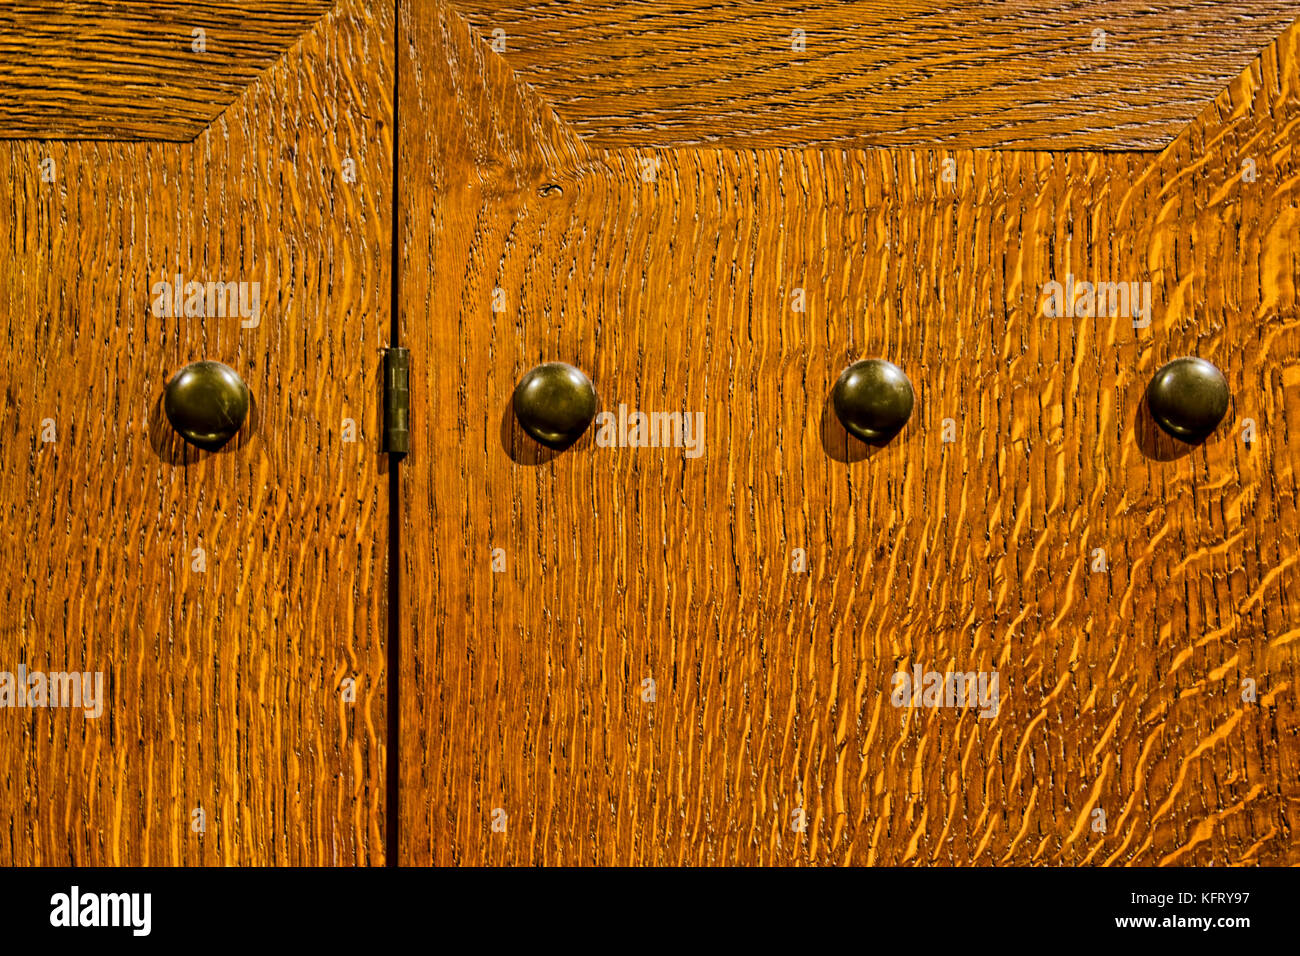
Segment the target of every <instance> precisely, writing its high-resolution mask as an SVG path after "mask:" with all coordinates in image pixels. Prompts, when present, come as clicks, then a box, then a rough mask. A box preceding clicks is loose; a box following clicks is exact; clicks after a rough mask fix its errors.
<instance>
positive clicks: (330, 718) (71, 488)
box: [0, 0, 393, 865]
mask: <svg viewBox="0 0 1300 956" xmlns="http://www.w3.org/2000/svg"><path fill="white" fill-rule="evenodd" d="M392 29H393V23H392V15H391V8H390V7H386V6H385V5H384V4H370V3H365V2H361V0H344V2H342V3H340V5H339V7H338V9H337V10H336V11H335V12H334V13H333V14H331V15H330V16H329V17H328V18H327V19H325V20H323V21H322V22H321V23H320V24H318V25H317V26H316V28H315V29H313V30H312V31H311V32H310V33H308V35H307V36H306V37H305V38H304V39H303V40H302V41H301V42H300V43H298V44H296V45H295V46H294V47H293V48H292V49H291V50H290V51H289V52H288V53H287V54H286V56H285V58H284V60H283V61H282V62H280V63H278V64H277V65H276V66H275V67H274V68H273V69H272V70H271V71H270V72H269V73H268V74H267V75H266V76H264V77H262V78H261V79H260V80H258V81H257V82H256V83H255V84H253V85H252V86H251V87H250V88H249V89H248V91H247V92H246V93H245V94H244V95H243V96H242V97H241V98H240V99H239V100H238V101H237V102H235V103H234V104H233V105H232V106H231V107H230V109H229V110H228V111H226V113H225V114H224V115H223V116H222V117H221V118H220V119H219V120H218V121H217V122H216V123H215V124H214V125H213V126H212V127H211V128H210V129H209V130H207V131H206V132H205V133H204V134H203V135H201V136H200V137H199V138H198V139H197V140H196V141H195V142H193V143H191V144H186V145H171V144H106V143H76V144H68V143H49V142H35V141H31V142H13V143H7V144H3V145H0V180H3V181H4V182H6V183H8V184H9V186H10V188H9V191H8V193H7V195H6V198H5V199H4V200H3V201H0V339H3V341H4V342H5V348H4V350H3V355H0V386H2V392H3V395H4V406H3V408H4V419H3V426H2V428H0V569H3V581H2V584H0V671H8V672H11V673H12V672H15V671H16V670H17V667H18V666H19V665H20V664H23V665H25V666H26V668H27V669H28V670H29V671H30V670H41V671H46V672H48V671H56V670H58V671H62V670H75V671H92V672H93V671H102V672H103V673H104V680H105V692H106V696H107V702H106V705H105V707H104V711H103V714H102V716H100V717H99V718H97V719H96V718H86V717H84V716H83V715H82V713H80V712H75V711H68V710H61V709H22V710H19V709H13V708H4V709H0V741H3V745H0V865H13V864H34V865H51V864H76V865H177V864H183V865H196V864H223V865H232V864H319V865H331V864H367V863H369V864H378V863H382V862H383V860H384V847H383V842H382V841H383V821H384V818H383V812H384V802H385V801H384V756H385V705H386V701H385V674H384V663H385V660H384V627H385V623H386V584H385V581H386V567H385V553H386V531H387V527H386V524H387V498H386V477H385V475H384V470H385V467H386V466H385V463H384V460H383V457H382V456H381V455H379V454H378V453H377V451H376V449H377V447H378V443H377V440H378V427H379V422H378V418H377V410H378V407H379V403H378V401H377V400H376V398H375V395H376V392H377V389H378V386H379V383H378V367H379V365H378V354H379V349H380V347H381V346H382V345H384V344H386V339H387V333H388V328H389V321H390V319H389V294H390V279H389V262H390V245H389V244H390V233H391V219H390V216H391V203H392V195H391V192H390V184H391V170H392V136H393V130H392V126H393V124H392V105H393V104H392V84H393V74H392V63H393V58H392V46H391V39H392ZM87 105H88V106H90V105H93V104H87ZM47 161H52V165H50V164H49V163H47ZM349 163H354V164H355V177H354V178H353V177H352V174H351V172H350V169H351V167H350V166H349V165H348V164H349ZM49 173H52V174H53V178H52V179H48V180H47V174H49ZM176 273H181V274H183V275H184V276H185V277H186V279H187V280H194V281H199V282H204V281H209V280H220V281H247V282H259V283H260V284H261V286H260V288H261V312H260V322H259V324H257V325H256V326H255V327H248V328H244V327H242V324H241V316H240V315H235V316H233V317H208V318H204V317H197V316H191V317H180V318H172V317H167V316H163V317H160V316H158V315H156V314H155V311H154V310H153V308H152V302H153V299H154V294H153V291H152V290H153V286H154V283H156V282H157V281H159V280H160V279H162V278H170V277H171V276H173V275H174V274H176ZM250 321H251V320H250ZM200 358H210V359H217V360H220V361H222V362H225V363H227V364H229V365H230V366H232V367H233V368H235V369H236V370H237V371H238V372H239V373H240V374H241V375H242V376H243V377H244V379H245V381H246V382H247V383H248V385H249V387H250V389H251V392H252V396H253V402H254V411H253V413H252V416H251V421H250V422H249V423H248V424H246V425H245V429H244V432H243V433H241V435H240V437H239V438H238V439H237V440H236V443H235V444H232V445H230V446H227V447H226V448H225V449H222V450H221V451H220V452H217V453H208V452H199V451H197V450H195V449H193V448H188V447H184V446H181V445H180V444H179V440H178V439H177V438H176V437H175V436H174V434H173V433H172V432H171V430H170V428H169V427H168V425H167V422H166V419H165V418H164V416H163V413H162V410H161V407H160V405H159V401H160V396H161V393H162V388H163V385H164V383H165V382H166V381H167V379H168V378H169V377H170V376H171V375H172V374H173V373H174V372H175V371H176V370H177V369H179V368H180V367H181V366H183V365H185V364H186V363H188V362H191V361H194V360H197V359H200ZM47 419H49V420H51V423H52V425H53V427H54V429H55V432H54V433H53V435H54V437H55V439H56V440H54V441H52V442H48V443H47V442H45V441H44V440H43V437H44V434H45V426H46V420H47ZM345 419H353V420H354V421H355V425H356V441H355V442H354V443H349V442H347V441H346V440H345V427H346V426H345V421H344V420H345ZM197 548H201V549H203V551H204V555H205V563H206V570H205V571H202V572H198V571H196V570H194V569H195V566H196V565H195V562H196V555H195V553H194V551H195V549H197ZM349 678H352V679H355V681H356V696H355V703H351V704H349V703H346V702H345V701H344V698H343V694H342V693H341V686H342V684H343V682H344V681H345V679H349ZM199 808H201V809H202V810H203V811H204V812H205V814H206V821H205V822H206V832H204V833H202V834H199V833H196V832H194V829H193V826H192V824H193V823H194V822H195V818H194V817H193V816H192V814H193V811H194V810H196V809H199Z"/></svg>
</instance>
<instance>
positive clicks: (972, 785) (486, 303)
mask: <svg viewBox="0 0 1300 956" xmlns="http://www.w3.org/2000/svg"><path fill="white" fill-rule="evenodd" d="M403 9H404V12H403V15H402V17H401V19H400V22H399V28H400V30H401V31H402V37H403V39H402V43H401V45H400V47H399V48H400V49H401V50H402V51H403V56H405V55H407V52H408V51H409V55H410V57H411V60H410V62H403V63H402V64H401V67H400V71H401V72H400V75H401V76H402V77H403V80H402V88H401V102H402V104H403V113H404V116H405V121H404V123H403V131H402V144H401V152H400V156H401V160H402V177H403V192H402V196H403V207H402V209H401V210H400V215H401V216H402V229H403V234H404V236H405V237H406V241H405V244H404V247H403V249H402V250H401V263H402V264H401V268H402V270H403V273H402V275H403V285H402V290H403V301H402V312H403V316H404V322H403V330H404V331H403V334H404V336H405V344H406V345H408V346H409V347H410V348H411V350H412V354H413V356H414V361H413V364H412V404H413V407H414V408H415V409H418V410H419V413H418V416H417V418H416V419H415V427H414V429H413V434H412V453H411V456H410V459H409V462H408V465H407V466H406V473H407V479H406V490H407V494H408V497H407V499H406V501H405V502H404V503H403V516H402V521H403V536H404V546H405V551H404V570H403V573H404V575H405V581H406V582H407V583H406V585H405V586H404V591H403V597H404V602H405V604H404V608H403V615H404V617H405V618H406V619H407V620H408V622H409V629H408V632H407V643H406V646H405V647H404V651H403V681H404V685H403V698H402V722H403V736H402V741H401V767H402V771H403V775H404V788H403V804H402V842H401V846H400V848H399V850H398V855H399V859H400V860H401V861H402V862H403V863H407V864H424V863H430V862H433V863H456V864H539V863H546V864H596V863H621V864H626V863H655V864H679V863H692V864H735V863H758V862H762V863H784V864H804V863H816V864H831V863H851V864H978V865H990V864H1028V863H1038V864H1048V863H1050V864H1111V865H1115V864H1172V865H1179V864H1181V865H1206V864H1210V863H1213V864H1215V865H1225V864H1280V863H1292V864H1293V863H1297V862H1300V854H1298V851H1297V849H1296V846H1297V844H1296V830H1297V825H1298V824H1300V748H1298V747H1297V734H1298V733H1300V721H1298V720H1297V709H1296V699H1295V689H1296V678H1297V674H1296V650H1297V647H1300V640H1298V638H1300V631H1297V629H1296V619H1297V610H1298V609H1300V603H1298V602H1300V580H1298V579H1297V564H1296V562H1297V557H1296V556H1297V534H1298V532H1300V521H1298V520H1297V504H1298V489H1297V464H1298V458H1300V453H1298V448H1300V445H1298V444H1297V443H1298V442H1300V434H1297V431H1296V429H1297V427H1298V426H1297V422H1300V313H1298V312H1297V291H1296V290H1297V281H1298V279H1300V260H1298V259H1297V256H1296V250H1295V238H1294V237H1295V235H1296V228H1297V225H1300V223H1298V222H1297V219H1296V216H1297V215H1298V213H1297V209H1300V170H1298V169H1297V166H1296V158H1295V154H1294V150H1293V148H1292V143H1293V141H1294V136H1295V130H1296V128H1297V125H1298V124H1300V75H1298V69H1297V63H1300V59H1298V57H1297V54H1298V53H1300V49H1298V46H1300V44H1298V42H1297V32H1296V31H1295V30H1294V29H1293V30H1290V31H1288V32H1287V33H1286V34H1285V35H1284V36H1283V37H1281V38H1280V39H1279V40H1278V41H1277V42H1276V44H1274V45H1273V46H1272V47H1271V48H1270V49H1269V50H1267V51H1266V52H1265V54H1264V55H1263V56H1262V57H1261V58H1260V60H1259V61H1258V62H1257V63H1256V64H1255V65H1254V66H1252V67H1251V68H1250V70H1249V71H1247V72H1246V73H1245V74H1243V75H1242V76H1241V77H1239V78H1238V79H1237V80H1235V81H1234V82H1233V83H1232V85H1231V86H1230V87H1229V89H1227V90H1226V91H1225V92H1224V93H1222V94H1221V95H1220V96H1219V97H1218V98H1217V99H1216V100H1215V101H1214V103H1213V105H1212V107H1211V108H1210V109H1209V110H1207V111H1206V113H1205V114H1204V115H1203V116H1202V117H1201V118H1199V119H1198V120H1197V122H1196V123H1194V124H1193V125H1192V126H1191V127H1190V128H1189V129H1187V130H1186V131H1185V132H1184V133H1183V134H1182V135H1181V136H1180V137H1179V138H1178V139H1177V140H1176V141H1175V142H1174V143H1173V144H1171V145H1170V147H1169V148H1168V149H1167V150H1166V151H1165V152H1164V153H1162V154H1160V155H1158V156H1147V155H1142V154H1069V153H1064V152H1040V153H1028V152H1010V151H1008V152H981V151H965V150H963V151H949V150H903V149H890V150H865V151H850V150H844V149H826V150H812V149H771V150H745V151H737V152H730V151H725V150H715V149H681V150H672V151H653V150H635V149H613V150H600V149H595V148H593V147H590V146H589V145H586V144H584V143H583V142H582V141H581V139H580V138H579V137H578V136H577V135H576V133H575V132H574V130H572V129H569V128H566V127H565V126H564V125H563V124H562V123H561V122H559V120H558V118H557V117H556V115H555V114H554V112H552V111H551V110H550V109H549V108H548V106H547V104H546V103H545V102H544V101H542V100H540V99H539V97H538V96H537V94H536V92H535V91H534V90H532V89H530V88H529V87H528V86H526V85H523V84H519V83H517V82H516V80H515V78H514V77H512V76H511V74H510V72H509V71H508V70H507V69H506V67H505V64H504V63H503V62H502V61H501V60H500V59H499V58H497V57H494V56H493V54H492V53H491V51H490V50H489V49H488V48H487V46H486V45H485V44H484V43H483V42H482V40H481V39H479V38H478V37H476V36H474V35H473V34H472V33H471V31H469V30H468V29H467V28H466V27H465V25H464V24H463V23H462V22H461V21H460V19H459V18H458V17H457V16H455V15H454V13H453V12H451V11H450V10H449V9H448V8H447V7H446V6H445V5H443V4H442V3H440V2H434V0H428V2H425V3H418V4H417V3H414V2H412V3H408V4H404V5H403ZM523 72H524V73H525V75H526V72H527V71H526V70H525V71H523ZM408 110H410V111H411V112H409V113H408V112H407V111H408ZM416 111H418V121H417V116H416ZM668 132H669V135H671V130H670V131H668ZM949 159H951V160H954V161H955V166H954V167H953V168H954V169H955V171H956V177H955V181H954V182H951V183H949V182H945V181H944V179H943V176H942V173H943V169H944V161H945V160H949ZM1247 159H1253V160H1254V161H1255V168H1256V171H1257V176H1256V178H1255V179H1254V181H1252V182H1245V181H1243V177H1242V172H1243V165H1242V164H1243V161H1244V160H1247ZM646 160H652V161H657V163H658V166H657V170H656V175H654V176H653V177H649V176H647V175H646V170H647V165H646V162H645V161H646ZM1067 272H1070V273H1073V274H1074V275H1076V276H1079V277H1086V278H1090V279H1095V280H1107V281H1111V280H1114V281H1119V280H1126V281H1150V282H1151V283H1152V287H1153V300H1154V307H1153V317H1152V321H1151V324H1150V326H1149V327H1147V328H1134V327H1133V324H1132V320H1131V319H1129V318H1127V317H1122V318H1121V317H1116V318H1110V317H1106V318H1092V317H1078V318H1048V317H1046V316H1045V315H1044V312H1043V305H1042V304H1043V296H1042V288H1043V285H1044V283H1046V282H1048V281H1050V280H1052V279H1053V278H1055V279H1058V280H1060V279H1063V278H1064V276H1065V274H1066V273H1067ZM497 289H500V290H502V292H501V294H502V295H503V296H504V300H503V301H504V311H499V312H494V311H493V308H492V304H493V299H494V290H497ZM796 289H803V290H804V294H805V296H806V310H805V311H803V312H796V311H793V310H792V308H791V305H792V293H793V292H794V290H796ZM499 301H500V300H499ZM1184 354H1198V355H1202V356H1204V357H1206V358H1209V359H1211V360H1212V361H1214V362H1215V363H1216V364H1217V365H1218V366H1219V367H1220V368H1221V369H1222V370H1223V371H1224V373H1225V375H1226V376H1227V378H1228V381H1229V383H1230V385H1231V388H1232V392H1233V396H1234V398H1233V405H1232V408H1231V409H1230V412H1229V417H1228V419H1227V420H1226V421H1225V423H1224V424H1223V426H1222V427H1221V429H1220V431H1219V432H1218V433H1217V434H1216V435H1215V436H1214V437H1213V438H1212V439H1211V440H1210V441H1209V442H1207V443H1206V444H1205V445H1204V446H1202V447H1199V448H1196V449H1194V450H1191V451H1189V452H1186V453H1182V454H1179V453H1178V450H1177V449H1176V448H1175V447H1174V446H1173V445H1172V443H1171V440H1170V441H1161V440H1158V439H1156V438H1154V437H1153V436H1152V434H1151V433H1150V427H1149V422H1144V420H1143V416H1142V415H1141V413H1140V410H1141V408H1142V395H1143V390H1144V388H1145V386H1146V383H1147V381H1148V380H1149V378H1150V376H1151V374H1152V373H1153V372H1154V371H1155V369H1156V368H1158V367H1159V366H1160V365H1161V364H1163V363H1164V362H1165V361H1167V360H1168V359H1171V358H1173V357H1176V356H1179V355H1184ZM863 356H883V357H886V358H889V359H891V360H893V361H894V362H896V363H898V364H899V365H901V366H902V367H903V368H904V369H905V370H906V371H907V373H908V375H909V376H910V377H911V380H912V382H913V384H914V386H915V388H916V390H917V396H918V402H917V407H916V410H915V413H914V415H913V418H912V420H911V422H910V423H909V425H908V426H907V428H906V429H905V430H904V432H903V433H902V434H901V435H899V436H898V437H897V438H896V439H895V440H894V441H893V442H892V443H891V444H889V445H888V446H886V447H885V448H883V449H880V450H878V451H875V452H874V453H872V454H868V449H866V448H865V447H863V446H855V445H852V444H850V443H849V442H847V440H846V439H845V438H844V436H843V435H842V433H839V432H837V431H836V429H835V428H834V427H831V426H830V424H829V423H830V422H833V418H830V419H828V418H827V417H826V415H827V398H828V393H829V390H830V387H831V385H832V383H833V382H834V380H835V377H836V376H837V375H838V373H839V372H840V370H841V369H842V368H843V367H844V366H845V365H846V364H848V363H849V362H850V361H852V360H854V359H856V358H858V357H863ZM547 360H564V361H569V362H572V363H574V364H575V365H578V366H579V367H581V368H583V369H585V370H586V371H587V372H588V373H589V374H590V375H591V376H592V378H593V380H594V382H595V385H596V387H597V389H598V391H599V394H600V397H601V404H602V407H603V408H606V409H612V408H616V407H617V405H618V404H619V403H620V402H625V403H627V404H629V405H632V406H634V407H637V408H641V409H662V410H674V409H675V410H697V411H701V412H703V413H704V415H705V420H706V432H705V436H706V453H705V455H704V456H703V457H701V458H698V459H694V460H690V459H686V458H684V456H683V455H682V453H681V452H680V451H677V450H672V449H669V450H664V449H651V448H644V449H629V448H601V447H596V445H595V443H594V440H593V437H592V435H591V434H590V433H589V434H588V435H587V436H585V437H584V439H583V440H582V441H581V442H580V443H579V444H578V445H577V446H575V447H574V448H572V449H570V450H569V451H567V452H565V453H563V454H560V455H558V456H547V455H532V456H530V455H529V453H528V452H529V449H528V446H526V445H524V444H522V443H520V442H519V441H518V436H517V435H515V434H514V432H513V430H512V429H511V428H510V425H511V419H510V416H509V408H508V403H509V399H510V395H511V391H512V389H513V387H514V384H515V382H516V381H517V379H518V378H519V376H520V375H521V374H522V373H523V372H524V371H526V370H527V369H528V368H529V367H531V366H532V365H534V364H536V363H539V362H542V361H547ZM946 418H950V419H952V420H953V423H954V426H955V441H953V442H950V443H945V442H944V441H943V440H942V434H943V420H944V419H946ZM1248 418H1249V419H1253V420H1254V422H1255V423H1256V424H1257V426H1258V435H1257V437H1256V440H1255V441H1254V442H1253V443H1252V444H1250V445H1249V446H1248V447H1247V446H1246V445H1245V444H1244V443H1243V442H1242V440H1241V435H1242V433H1243V424H1244V422H1245V420H1246V419H1248ZM496 548H500V549H502V551H503V555H504V558H505V570H504V571H502V572H494V570H493V549H496ZM795 548H803V549H806V551H807V555H808V558H809V570H808V571H807V572H806V573H794V572H793V571H792V561H791V553H792V550H793V549H795ZM1098 548H1101V549H1104V551H1105V554H1106V558H1107V570H1106V571H1104V572H1094V571H1093V570H1092V567H1093V566H1094V562H1095V557H1094V551H1095V549H1098ZM918 663H919V664H921V665H922V666H923V667H924V668H925V669H927V670H939V671H947V670H954V671H957V670H960V671H967V670H992V669H996V670H997V671H998V672H999V674H1000V681H1001V686H1002V701H1001V709H1000V712H999V714H998V716H997V717H996V719H981V718H979V717H978V716H976V714H975V713H974V712H972V711H960V710H956V711H954V710H945V709H923V708H915V709H899V708H895V707H893V706H891V703H890V691H891V681H892V677H893V675H894V674H895V673H896V672H898V671H904V670H908V671H910V670H911V668H912V667H913V666H914V665H915V664H918ZM646 678H652V679H653V680H654V681H655V682H656V685H657V691H656V697H657V699H656V700H655V701H654V702H653V703H647V702H646V701H644V700H643V698H642V693H641V690H642V686H643V684H642V682H643V681H644V680H645V679H646ZM1247 678H1249V679H1252V680H1254V681H1255V682H1256V684H1257V688H1258V699H1257V700H1256V701H1255V702H1254V703H1246V702H1244V701H1243V698H1242V694H1241V686H1242V681H1243V680H1244V679H1247ZM497 809H500V810H502V811H504V812H505V814H506V817H505V820H506V826H505V829H504V832H494V831H493V828H492V823H493V818H494V817H493V815H494V812H495V811H496V810H497ZM797 809H802V810H804V811H805V812H806V814H807V830H806V832H804V833H797V832H794V831H793V830H792V813H793V812H794V811H795V810H797ZM1097 809H1101V810H1103V811H1104V812H1105V815H1106V830H1105V832H1098V831H1095V830H1094V829H1093V827H1092V823H1093V821H1094V820H1095V819H1096V817H1095V816H1094V813H1093V811H1094V810H1097ZM497 819H501V818H500V817H499V816H498V817H497Z"/></svg>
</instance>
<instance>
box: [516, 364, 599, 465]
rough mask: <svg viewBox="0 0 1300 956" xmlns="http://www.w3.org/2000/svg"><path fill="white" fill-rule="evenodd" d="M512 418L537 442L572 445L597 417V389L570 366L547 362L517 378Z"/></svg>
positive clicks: (558, 445) (561, 445) (565, 446)
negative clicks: (513, 416)
mask: <svg viewBox="0 0 1300 956" xmlns="http://www.w3.org/2000/svg"><path fill="white" fill-rule="evenodd" d="M513 402H514V408H515V417H516V418H517V419H519V424H520V425H521V426H522V427H523V429H524V431H526V432H527V433H528V434H529V435H531V436H532V437H533V438H534V439H535V440H536V441H539V442H541V443H542V444H543V445H546V446H547V447H549V448H555V449H563V448H567V447H568V446H569V445H572V444H573V443H574V442H575V441H577V440H578V437H579V436H580V435H581V434H582V433H583V432H584V431H586V430H587V426H588V425H590V424H591V420H592V419H593V418H594V417H595V416H596V389H595V388H594V387H593V386H592V384H591V379H589V378H587V376H586V375H584V374H583V373H582V372H580V371H579V370H578V369H576V368H574V367H573V366H572V365H566V364H565V363H563V362H548V363H546V364H545V365H539V366H537V367H536V368H535V369H532V370H531V371H530V372H528V374H526V375H525V376H524V377H523V378H521V379H520V380H519V384H518V385H516V386H515V394H514V400H513Z"/></svg>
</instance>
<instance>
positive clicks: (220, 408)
mask: <svg viewBox="0 0 1300 956" xmlns="http://www.w3.org/2000/svg"><path fill="white" fill-rule="evenodd" d="M248 403H249V396H248V386H247V385H245V384H244V380H243V379H242V378H240V377H239V374H238V373H237V372H236V371H235V370H234V369H233V368H230V367H229V366H228V365H222V364H221V363H220V362H194V363H192V364H190V365H187V366H185V367H184V368H183V369H181V370H180V371H179V372H177V373H176V374H175V375H174V376H172V380H171V381H170V382H168V383H167V388H166V389H165V390H164V391H163V411H164V412H166V414H167V420H168V421H169V422H171V423H172V428H174V429H176V431H177V432H179V433H180V436H181V437H182V438H184V439H185V440H186V441H187V442H189V443H190V444H191V445H197V446H198V447H200V448H206V449H208V450H209V451H211V450H215V449H217V448H220V447H221V446H222V445H224V444H225V443H226V442H228V441H229V440H230V439H231V438H232V437H233V436H234V434H235V433H236V432H237V431H239V428H240V426H241V425H243V424H244V419H245V418H247V417H248Z"/></svg>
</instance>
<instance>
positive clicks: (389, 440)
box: [381, 348, 411, 455]
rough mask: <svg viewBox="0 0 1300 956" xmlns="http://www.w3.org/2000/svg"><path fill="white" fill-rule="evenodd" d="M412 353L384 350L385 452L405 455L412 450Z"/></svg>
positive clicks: (400, 350) (399, 350) (396, 349)
mask: <svg viewBox="0 0 1300 956" xmlns="http://www.w3.org/2000/svg"><path fill="white" fill-rule="evenodd" d="M410 378H411V353H410V351H409V350H407V349H403V348H392V349H384V441H383V448H382V449H381V450H382V451H385V452H387V453H388V454H390V455H405V454H406V453H407V452H408V451H410V450H411V430H410V426H411V389H410Z"/></svg>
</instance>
